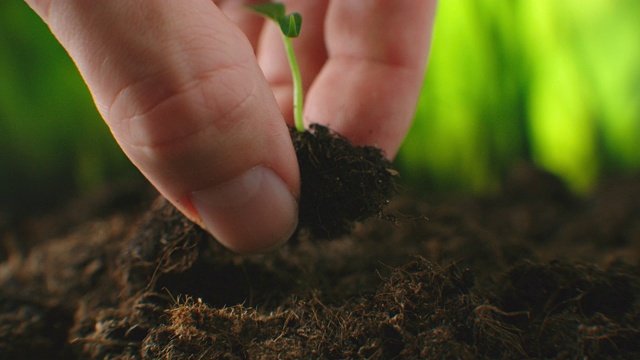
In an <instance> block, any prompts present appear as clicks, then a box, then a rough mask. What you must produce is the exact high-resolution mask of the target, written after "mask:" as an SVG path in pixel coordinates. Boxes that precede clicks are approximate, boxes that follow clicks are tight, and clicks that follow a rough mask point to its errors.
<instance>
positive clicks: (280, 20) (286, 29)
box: [247, 2, 305, 132]
mask: <svg viewBox="0 0 640 360" xmlns="http://www.w3.org/2000/svg"><path fill="white" fill-rule="evenodd" d="M247 7H248V8H250V9H251V10H253V11H255V12H256V13H258V14H260V15H262V16H264V17H266V18H268V19H271V20H273V21H275V22H276V23H277V24H278V26H279V27H280V30H281V31H282V39H283V40H284V48H285V50H286V52H287V59H289V66H290V67H291V75H292V77H293V123H294V125H295V127H296V130H297V131H298V132H304V130H305V129H304V122H303V120H302V105H303V104H302V103H303V99H304V96H303V94H302V77H301V76H300V68H299V67H298V61H297V60H296V55H295V53H294V52H293V44H292V43H291V38H295V37H298V35H300V28H301V27H302V16H301V15H300V14H299V13H297V12H294V13H291V14H286V11H285V7H284V4H282V3H277V2H275V3H265V4H257V5H247Z"/></svg>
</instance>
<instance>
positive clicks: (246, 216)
mask: <svg viewBox="0 0 640 360" xmlns="http://www.w3.org/2000/svg"><path fill="white" fill-rule="evenodd" d="M191 201H192V203H193V206H194V207H195V208H196V210H197V211H198V213H199V215H200V217H201V218H202V221H203V223H204V226H205V227H206V228H207V230H208V231H209V232H210V233H211V235H213V236H214V237H215V238H216V239H217V240H218V241H219V242H220V243H221V244H222V245H224V246H225V247H227V248H229V249H230V250H233V251H236V252H240V253H251V252H261V251H267V250H269V249H272V248H275V247H277V246H279V245H281V244H282V243H284V242H286V241H287V240H288V239H289V238H290V237H291V235H292V234H293V232H294V231H295V229H296V226H297V222H298V220H297V219H298V214H297V213H298V206H297V203H296V200H295V198H294V197H293V195H292V194H291V192H290V191H289V188H288V187H287V185H286V184H285V183H284V181H283V180H282V179H281V178H280V177H279V176H278V175H276V174H275V173H274V172H273V170H271V169H269V168H266V167H264V166H256V167H254V168H252V169H250V170H249V171H247V172H245V173H244V174H242V175H240V176H239V177H237V178H235V179H232V180H230V181H228V182H226V183H223V184H221V185H218V186H216V187H214V188H211V189H203V190H199V191H195V192H193V193H192V194H191Z"/></svg>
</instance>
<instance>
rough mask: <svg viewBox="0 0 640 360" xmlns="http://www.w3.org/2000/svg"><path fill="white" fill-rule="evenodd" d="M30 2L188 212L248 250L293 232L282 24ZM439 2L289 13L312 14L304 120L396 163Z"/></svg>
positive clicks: (332, 5) (154, 174) (124, 140)
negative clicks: (378, 149) (380, 152)
mask: <svg viewBox="0 0 640 360" xmlns="http://www.w3.org/2000/svg"><path fill="white" fill-rule="evenodd" d="M26 1H27V3H28V4H29V5H30V6H31V7H32V8H33V9H34V10H35V11H36V12H37V13H38V14H39V15H40V16H41V17H42V18H43V19H44V21H45V22H47V24H48V25H49V27H50V28H51V30H52V32H53V33H54V34H55V36H56V37H57V38H58V40H59V41H60V42H61V43H62V45H63V46H64V47H65V48H66V49H67V51H68V52H69V54H70V55H71V57H72V58H73V60H74V61H75V63H76V65H77V66H78V68H79V70H80V72H81V74H82V76H83V78H84V79H85V81H86V83H87V85H88V86H89V89H90V91H91V93H92V95H93V98H94V101H95V103H96V105H97V108H98V110H99V112H100V114H101V115H102V117H103V118H104V119H105V121H106V123H107V124H108V126H109V127H110V129H111V131H112V133H113V135H114V137H115V138H116V140H117V142H118V143H119V144H120V146H121V147H122V149H123V150H124V152H125V153H126V154H127V156H128V157H129V158H130V159H131V161H132V162H133V163H134V164H135V165H136V166H137V167H138V168H139V169H140V171H141V172H142V173H143V174H144V175H145V176H146V177H147V178H148V179H149V180H150V181H151V183H152V184H153V185H154V186H155V187H156V188H157V189H158V190H159V191H160V193H162V194H163V195H164V196H165V197H166V198H167V199H168V200H169V201H171V202H172V203H173V204H174V205H175V206H176V207H177V208H178V209H179V210H180V211H182V212H183V213H184V214H185V215H186V216H187V217H189V218H190V219H191V220H193V221H195V222H196V223H198V224H200V225H201V226H202V227H203V228H205V229H207V230H208V231H209V232H210V233H211V234H212V235H213V236H214V237H215V238H216V239H217V240H218V241H220V242H221V243H222V244H223V245H225V246H226V247H228V248H229V249H231V250H234V251H238V252H254V251H260V250H265V249H268V248H271V247H273V246H275V245H277V244H279V243H281V242H283V241H286V240H287V239H288V238H289V237H290V236H291V233H292V232H293V231H294V230H295V227H296V224H297V220H296V219H297V205H296V198H297V196H298V193H299V187H300V184H299V174H298V168H297V165H296V164H297V163H296V159H295V153H294V151H293V147H292V145H291V139H290V137H289V132H288V129H287V127H286V123H285V121H284V120H283V115H282V113H284V114H286V116H285V117H286V118H287V121H290V120H291V113H292V110H291V108H292V103H291V100H290V98H291V91H292V90H291V86H290V85H289V79H290V73H289V70H288V65H287V63H286V61H287V60H286V58H285V55H284V51H283V49H282V44H281V40H280V39H279V34H278V33H277V29H276V28H275V27H271V26H270V24H268V25H266V26H263V20H262V19H260V18H258V17H257V16H255V15H253V14H250V13H249V12H248V11H246V10H245V9H243V8H242V7H241V6H240V4H241V2H239V1H220V2H219V6H220V8H218V7H217V6H216V5H215V4H214V3H213V2H211V1H206V0H189V1H168V0H159V1H143V0H111V1H100V2H98V1H83V0H68V1H56V0H26ZM434 3H435V1H424V0H394V1H388V0H387V1H385V0H376V1H374V0H366V1H363V0H340V1H333V2H329V1H304V2H293V3H292V4H288V7H289V9H290V10H292V11H298V12H300V13H302V15H303V17H304V24H303V31H302V36H301V38H300V39H299V40H296V41H295V43H296V48H297V56H298V58H299V62H300V66H301V71H302V74H303V79H306V82H305V86H306V87H307V88H308V95H307V97H306V108H305V118H306V122H307V123H313V122H317V123H321V124H326V125H329V126H331V127H332V128H333V129H334V130H336V131H338V132H340V133H342V134H343V135H345V136H347V137H349V138H351V139H352V140H353V141H354V142H356V143H358V144H364V143H366V144H372V145H377V146H379V147H381V148H382V149H384V150H385V151H386V153H387V155H388V156H389V157H393V156H394V155H395V152H396V151H397V148H398V147H399V145H400V142H401V141H402V138H403V137H404V134H405V133H406V131H407V129H408V126H409V123H410V120H411V118H412V115H413V111H414V107H415V102H416V98H417V94H418V92H419V89H420V85H421V83H422V77H423V76H422V75H423V71H424V63H425V61H426V56H427V52H428V47H429V39H430V32H431V24H432V18H433V11H434V7H435V4H434ZM221 9H222V10H224V11H225V13H223V11H221ZM234 23H235V24H234ZM252 45H254V46H256V54H257V58H258V62H256V54H254V51H253V48H252ZM325 45H326V50H325ZM258 63H259V64H260V66H259V65H258ZM261 67H262V70H261ZM263 71H264V75H263ZM265 77H266V78H265ZM274 94H275V99H274ZM276 99H277V100H276ZM278 105H279V106H280V109H282V113H281V110H280V109H279V107H278Z"/></svg>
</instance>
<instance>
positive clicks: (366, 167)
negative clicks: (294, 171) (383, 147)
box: [291, 124, 398, 238]
mask: <svg viewBox="0 0 640 360" xmlns="http://www.w3.org/2000/svg"><path fill="white" fill-rule="evenodd" d="M291 134H292V135H291V136H292V138H293V145H294V148H295V150H296V155H297V157H298V165H299V167H300V178H301V179H300V182H301V184H302V185H301V189H300V209H299V215H300V216H299V224H300V228H302V229H307V230H309V231H311V233H312V234H313V235H314V236H316V237H321V238H337V237H339V236H342V235H345V234H347V233H349V232H350V231H351V230H352V228H353V226H354V222H358V221H363V220H365V219H367V218H369V217H371V216H374V215H377V216H378V217H382V218H389V219H392V218H391V217H390V216H387V215H384V214H383V209H384V208H385V206H387V204H388V203H389V199H391V197H392V196H393V195H394V194H395V192H396V190H397V189H396V178H397V175H398V174H397V172H396V171H395V170H393V169H392V168H391V162H389V160H387V159H386V158H385V157H384V154H383V153H382V151H380V149H378V148H376V147H373V146H354V145H352V144H351V141H349V140H348V139H347V138H345V137H343V136H341V135H340V134H337V133H334V132H331V131H330V130H329V129H328V128H326V127H324V126H322V125H319V124H312V125H311V126H310V128H309V130H308V131H305V132H302V133H300V132H297V131H295V129H292V130H291Z"/></svg>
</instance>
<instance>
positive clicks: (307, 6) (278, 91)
mask: <svg viewBox="0 0 640 360" xmlns="http://www.w3.org/2000/svg"><path fill="white" fill-rule="evenodd" d="M284 3H285V6H286V9H287V13H291V12H299V13H300V14H301V15H302V30H301V32H300V36H299V37H297V38H295V39H293V40H292V42H293V47H294V50H295V53H296V58H297V60H298V65H299V67H300V73H301V75H302V87H303V89H304V91H306V90H307V89H308V88H309V86H310V85H311V83H312V81H313V79H314V78H315V77H316V76H317V75H318V73H319V72H320V69H322V66H323V65H324V63H325V61H326V59H327V53H326V49H325V46H324V16H325V13H326V10H327V6H328V0H307V1H292V0H287V1H284ZM257 56H258V63H259V64H260V67H261V68H262V71H263V72H264V75H265V77H266V79H267V82H269V84H270V85H271V89H272V90H273V93H274V94H275V97H276V100H277V101H278V105H279V106H280V110H281V111H282V114H283V115H284V117H285V119H286V120H287V123H289V125H293V83H292V77H291V69H290V67H289V62H288V60H287V55H286V53H285V50H284V45H283V44H282V35H281V32H280V28H279V27H278V26H277V25H276V24H273V23H272V22H268V23H266V24H265V27H264V31H263V34H262V37H261V38H260V43H259V46H258V53H257Z"/></svg>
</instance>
